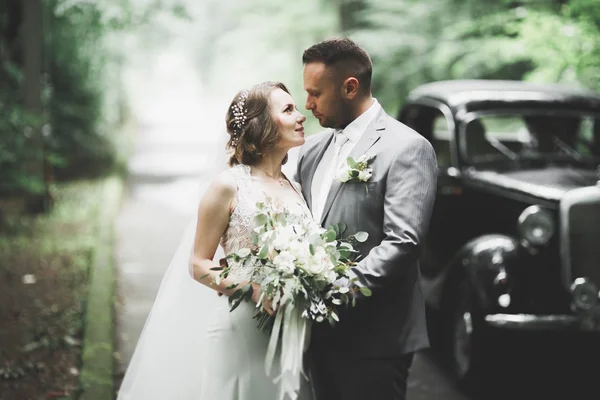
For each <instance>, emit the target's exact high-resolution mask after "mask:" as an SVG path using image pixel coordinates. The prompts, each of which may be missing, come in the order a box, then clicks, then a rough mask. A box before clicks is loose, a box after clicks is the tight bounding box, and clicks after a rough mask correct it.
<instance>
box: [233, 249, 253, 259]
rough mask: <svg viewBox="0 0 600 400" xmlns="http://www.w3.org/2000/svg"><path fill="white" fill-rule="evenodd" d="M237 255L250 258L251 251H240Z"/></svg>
mask: <svg viewBox="0 0 600 400" xmlns="http://www.w3.org/2000/svg"><path fill="white" fill-rule="evenodd" d="M236 254H237V255H238V256H239V257H242V258H245V257H248V256H249V255H250V249H248V248H243V249H239V250H238V251H237V253H236Z"/></svg>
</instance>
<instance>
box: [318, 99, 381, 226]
mask: <svg viewBox="0 0 600 400" xmlns="http://www.w3.org/2000/svg"><path fill="white" fill-rule="evenodd" d="M380 109H381V106H380V105H379V102H378V101H377V99H375V98H373V103H372V104H371V106H370V107H369V108H368V109H367V110H366V111H365V112H364V113H362V114H361V115H360V116H359V117H358V118H356V119H355V120H354V121H352V122H351V123H350V124H348V126H346V127H345V128H344V129H343V130H342V131H340V130H336V132H335V134H336V136H338V135H340V134H341V135H344V136H345V137H346V138H347V140H346V141H345V143H343V144H342V147H341V149H339V153H338V154H337V156H336V154H335V153H336V149H335V142H336V140H335V137H334V139H333V140H332V141H331V143H329V146H328V147H327V150H325V153H324V154H323V158H322V159H321V161H319V165H317V169H316V170H315V175H314V177H313V181H312V185H311V193H312V212H313V217H314V219H315V221H318V222H320V221H321V214H322V213H323V207H324V206H325V201H326V199H327V195H328V194H329V189H330V188H331V182H332V181H333V178H334V176H335V175H336V172H337V171H338V170H339V169H340V168H341V166H342V165H343V163H344V162H346V158H348V155H349V154H350V152H351V151H352V149H353V148H354V146H355V145H356V143H357V142H358V140H359V139H360V137H361V135H362V134H363V133H364V131H365V130H366V129H367V127H368V126H369V124H370V123H371V122H372V121H373V120H374V119H375V117H376V116H377V114H378V113H379V111H380ZM332 162H335V165H334V166H333V168H332V165H331V163H332Z"/></svg>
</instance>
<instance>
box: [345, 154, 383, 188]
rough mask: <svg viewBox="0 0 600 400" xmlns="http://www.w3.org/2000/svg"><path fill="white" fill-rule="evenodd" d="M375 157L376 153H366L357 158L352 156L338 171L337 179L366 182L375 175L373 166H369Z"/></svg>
mask: <svg viewBox="0 0 600 400" xmlns="http://www.w3.org/2000/svg"><path fill="white" fill-rule="evenodd" d="M373 158H375V154H368V153H365V154H363V155H362V156H360V157H358V159H357V160H355V159H354V158H352V157H348V158H347V159H346V164H345V165H344V166H343V167H342V168H341V169H340V170H339V171H338V173H337V176H336V177H337V179H338V180H339V181H340V182H342V183H345V182H366V181H368V180H369V179H370V178H371V175H373V168H371V167H370V166H369V164H370V163H371V161H372V160H373Z"/></svg>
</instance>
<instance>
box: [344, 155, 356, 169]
mask: <svg viewBox="0 0 600 400" xmlns="http://www.w3.org/2000/svg"><path fill="white" fill-rule="evenodd" d="M346 162H347V163H348V165H349V166H350V168H356V161H354V158H352V157H348V158H346Z"/></svg>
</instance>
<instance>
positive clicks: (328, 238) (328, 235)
mask: <svg viewBox="0 0 600 400" xmlns="http://www.w3.org/2000/svg"><path fill="white" fill-rule="evenodd" d="M336 237H337V235H336V233H335V231H334V230H329V231H327V233H326V234H325V240H326V241H328V242H333V241H334V240H335V238H336Z"/></svg>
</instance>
